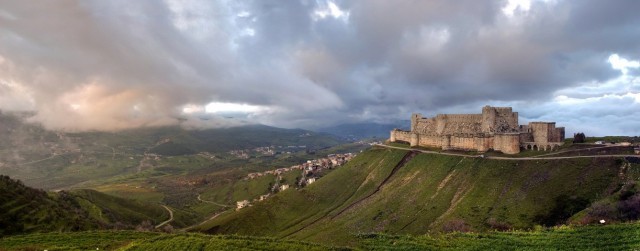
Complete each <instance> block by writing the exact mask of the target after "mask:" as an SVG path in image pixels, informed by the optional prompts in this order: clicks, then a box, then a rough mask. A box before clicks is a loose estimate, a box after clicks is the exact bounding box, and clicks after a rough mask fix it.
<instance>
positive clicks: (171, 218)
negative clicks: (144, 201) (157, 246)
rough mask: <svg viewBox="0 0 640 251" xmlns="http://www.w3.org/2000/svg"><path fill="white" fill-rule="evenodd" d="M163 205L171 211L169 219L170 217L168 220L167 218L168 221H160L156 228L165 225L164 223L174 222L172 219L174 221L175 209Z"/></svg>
mask: <svg viewBox="0 0 640 251" xmlns="http://www.w3.org/2000/svg"><path fill="white" fill-rule="evenodd" d="M161 206H162V207H164V209H166V210H167V211H168V212H169V219H168V220H166V221H163V222H162V223H160V224H158V225H157V226H156V228H160V227H162V226H164V225H166V224H168V223H169V222H172V221H173V210H171V208H169V207H168V206H165V205H161Z"/></svg>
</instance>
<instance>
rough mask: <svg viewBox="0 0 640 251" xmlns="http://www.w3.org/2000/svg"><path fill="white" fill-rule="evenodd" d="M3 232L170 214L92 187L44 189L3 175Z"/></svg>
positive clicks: (105, 224) (129, 224)
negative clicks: (28, 185)
mask: <svg viewBox="0 0 640 251" xmlns="http://www.w3.org/2000/svg"><path fill="white" fill-rule="evenodd" d="M0 195H1V196H0V236H3V235H9V234H18V233H32V232H49V231H77V230H90V229H107V228H134V227H135V226H136V225H138V224H140V223H142V222H143V221H149V222H150V223H152V224H153V223H156V224H157V223H160V222H162V221H164V220H166V219H168V218H169V214H168V212H166V210H165V209H164V208H162V207H160V206H159V205H152V204H146V203H140V202H137V201H133V200H127V199H122V198H117V197H113V196H109V195H106V194H102V193H99V192H96V191H93V190H78V191H71V192H66V191H61V192H50V193H47V192H44V191H42V190H37V189H33V188H30V187H27V186H25V185H23V184H22V182H20V181H16V180H12V179H10V178H9V177H8V176H4V175H0Z"/></svg>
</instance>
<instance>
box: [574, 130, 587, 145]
mask: <svg viewBox="0 0 640 251" xmlns="http://www.w3.org/2000/svg"><path fill="white" fill-rule="evenodd" d="M585 139H586V137H585V136H584V133H581V132H579V133H574V134H573V143H584V140H585Z"/></svg>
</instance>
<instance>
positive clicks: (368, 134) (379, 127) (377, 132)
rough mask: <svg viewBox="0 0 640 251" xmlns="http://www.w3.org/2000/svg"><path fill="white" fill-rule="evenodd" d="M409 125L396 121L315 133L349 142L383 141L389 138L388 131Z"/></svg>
mask: <svg viewBox="0 0 640 251" xmlns="http://www.w3.org/2000/svg"><path fill="white" fill-rule="evenodd" d="M409 124H410V122H409V121H398V122H397V123H389V124H381V123H350V124H340V125H335V126H331V127H325V128H320V129H317V130H315V131H317V132H325V133H330V134H333V135H336V136H338V137H340V138H342V139H345V140H350V141H356V140H361V139H370V138H381V139H385V138H388V137H389V131H391V130H393V129H394V128H401V129H406V128H408V127H409Z"/></svg>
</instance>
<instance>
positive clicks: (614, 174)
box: [200, 148, 640, 245]
mask: <svg viewBox="0 0 640 251" xmlns="http://www.w3.org/2000/svg"><path fill="white" fill-rule="evenodd" d="M639 177H640V165H639V164H638V161H637V158H635V159H634V158H622V157H602V158H576V159H540V160H493V159H484V158H472V157H464V156H446V155H439V154H428V153H416V152H411V151H406V150H396V149H382V148H373V149H371V150H368V151H365V152H364V153H361V154H359V155H358V157H356V158H354V159H353V160H352V161H350V162H349V163H348V164H347V165H345V166H344V167H343V168H340V169H337V170H335V171H333V172H331V173H329V174H328V175H326V176H325V177H324V178H323V179H320V180H319V181H317V182H316V183H314V184H312V185H310V186H308V187H306V188H304V189H301V190H297V191H296V190H291V191H285V192H282V193H279V194H277V195H276V196H274V197H273V198H270V199H269V200H267V201H264V202H261V203H257V204H255V206H253V207H250V208H246V209H242V210H240V211H238V212H233V213H227V214H224V215H220V216H219V217H217V218H215V219H213V220H212V221H210V222H208V223H206V224H203V225H202V227H201V228H200V231H204V232H207V233H224V234H242V235H257V236H274V237H283V238H293V239H301V240H308V241H317V242H323V243H325V242H333V243H337V244H343V245H346V244H350V243H353V242H354V241H355V240H354V236H355V235H356V234H358V233H370V232H377V233H387V234H413V235H420V234H425V233H429V232H449V231H473V232H485V231H492V230H507V229H532V228H534V227H536V226H555V225H560V224H568V223H574V224H591V223H595V222H596V220H599V219H601V218H606V219H607V220H609V221H627V220H635V219H637V215H636V216H633V215H627V216H626V217H620V216H619V214H620V213H621V212H631V211H632V209H633V208H628V207H626V208H625V207H624V206H621V205H625V203H627V204H633V203H634V202H635V201H636V200H637V199H638V198H640V196H639V195H638V192H637V190H638V189H637V187H636V183H635V182H636V180H637V179H638V178H639ZM625 210H626V211H625ZM607 212H608V213H607Z"/></svg>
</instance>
